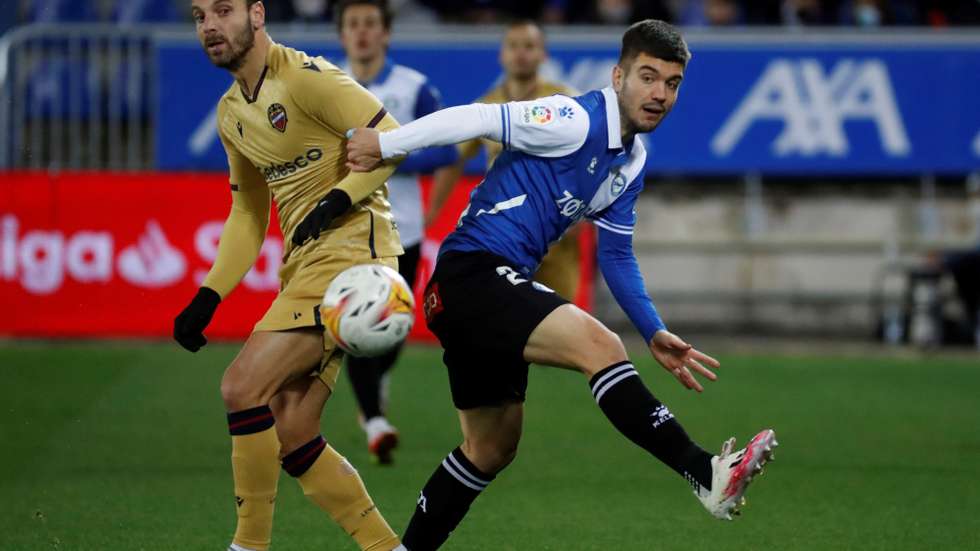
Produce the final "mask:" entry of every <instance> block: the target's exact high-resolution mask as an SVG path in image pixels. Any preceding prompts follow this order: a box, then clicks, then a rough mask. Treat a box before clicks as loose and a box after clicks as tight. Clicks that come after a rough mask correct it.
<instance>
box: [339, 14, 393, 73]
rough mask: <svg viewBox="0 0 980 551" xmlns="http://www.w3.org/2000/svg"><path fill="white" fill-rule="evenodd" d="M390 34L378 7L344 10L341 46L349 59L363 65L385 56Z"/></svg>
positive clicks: (341, 26)
mask: <svg viewBox="0 0 980 551" xmlns="http://www.w3.org/2000/svg"><path fill="white" fill-rule="evenodd" d="M389 38H390V33H389V32H388V30H387V29H385V25H384V17H383V15H382V14H381V10H380V9H379V8H378V7H377V6H371V5H368V4H361V5H353V6H350V7H349V8H347V9H345V10H344V19H343V21H342V22H341V25H340V44H341V45H342V46H343V47H344V52H345V53H346V54H347V57H348V58H349V59H352V60H355V61H359V62H362V63H365V62H368V61H371V60H373V59H377V58H378V57H381V56H383V55H385V52H386V51H387V49H388V40H389Z"/></svg>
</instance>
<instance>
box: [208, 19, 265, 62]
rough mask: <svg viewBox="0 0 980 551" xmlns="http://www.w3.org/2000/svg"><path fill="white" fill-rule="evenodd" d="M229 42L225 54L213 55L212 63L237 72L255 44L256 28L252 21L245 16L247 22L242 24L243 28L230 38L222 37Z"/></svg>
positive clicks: (226, 42)
mask: <svg viewBox="0 0 980 551" xmlns="http://www.w3.org/2000/svg"><path fill="white" fill-rule="evenodd" d="M222 38H223V39H224V40H225V44H227V49H226V51H225V53H224V55H221V56H219V57H211V56H210V55H209V57H211V63H214V64H215V66H217V67H220V68H222V69H227V70H228V71H231V72H235V71H237V70H239V69H241V68H242V65H244V64H245V57H246V56H247V55H248V53H249V52H250V51H252V48H253V47H254V46H255V30H254V29H252V22H251V21H249V20H248V18H247V17H246V18H245V24H244V25H243V26H242V30H241V31H240V32H238V33H235V35H234V36H233V37H232V38H231V40H228V39H227V38H224V37H222Z"/></svg>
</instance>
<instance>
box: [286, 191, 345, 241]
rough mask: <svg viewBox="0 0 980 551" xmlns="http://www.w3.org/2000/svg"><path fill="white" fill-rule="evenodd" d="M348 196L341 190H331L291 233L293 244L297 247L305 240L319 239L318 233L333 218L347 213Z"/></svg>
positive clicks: (325, 227) (328, 224)
mask: <svg viewBox="0 0 980 551" xmlns="http://www.w3.org/2000/svg"><path fill="white" fill-rule="evenodd" d="M350 205H351V202H350V195H347V192H346V191H344V190H342V189H332V190H330V193H328V194H326V196H324V197H323V199H320V202H319V203H317V204H316V206H315V207H313V210H311V211H310V213H309V214H307V215H306V218H304V219H303V221H302V222H300V223H299V225H298V226H296V231H294V232H293V244H294V245H296V246H297V247H299V246H300V245H302V244H303V243H306V240H307V239H309V238H311V237H312V238H313V239H314V240H317V239H319V238H320V232H321V231H323V230H325V229H327V227H328V226H330V224H331V223H332V222H333V220H334V218H336V217H338V216H340V215H341V214H344V213H345V212H347V209H349V208H350Z"/></svg>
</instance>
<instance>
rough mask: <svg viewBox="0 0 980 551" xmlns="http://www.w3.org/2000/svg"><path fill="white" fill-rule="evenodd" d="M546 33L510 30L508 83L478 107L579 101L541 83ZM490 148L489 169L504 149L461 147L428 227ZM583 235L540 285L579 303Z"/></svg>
mask: <svg viewBox="0 0 980 551" xmlns="http://www.w3.org/2000/svg"><path fill="white" fill-rule="evenodd" d="M547 57H548V54H547V51H546V49H545V40H544V33H543V32H542V31H541V28H540V27H538V25H537V24H536V23H534V22H533V21H521V22H518V23H514V24H512V25H510V26H509V27H508V28H507V32H506V34H505V35H504V39H503V42H502V44H501V45H500V65H501V67H503V69H504V81H503V82H501V83H500V85H498V86H495V87H494V88H492V89H491V90H490V91H488V92H487V93H486V94H484V95H483V96H482V97H480V98H479V99H477V100H476V103H507V102H509V101H526V100H532V99H537V98H541V97H545V96H552V95H554V94H564V95H566V96H574V95H576V94H577V92H576V91H575V90H573V89H571V88H569V87H568V86H565V85H564V84H561V83H558V82H551V81H548V80H545V79H543V78H541V77H540V76H539V75H538V70H539V69H540V67H541V64H542V63H544V61H545V59H547ZM481 147H484V148H486V152H487V169H488V170H489V168H490V166H491V165H493V161H494V160H495V159H496V158H497V155H499V154H500V151H501V147H502V146H501V145H500V144H499V143H497V142H495V141H492V140H473V141H470V142H465V143H462V144H459V160H458V161H457V162H456V165H455V166H453V167H452V168H450V169H445V170H443V171H441V172H440V173H439V174H436V177H435V179H434V182H433V187H432V199H431V202H430V206H429V211H428V214H427V216H426V222H427V223H429V224H431V223H432V221H433V220H434V219H435V217H436V216H437V215H438V213H439V211H440V210H441V209H442V206H443V205H444V204H445V202H446V199H447V198H448V197H449V194H450V192H451V191H452V189H453V187H454V186H455V185H456V182H457V181H458V180H459V178H460V176H462V174H463V168H464V166H465V165H466V162H467V161H469V160H470V159H472V158H473V157H476V156H477V155H478V154H479V153H480V148H481ZM578 235H579V232H578V231H577V228H575V227H573V228H572V229H571V230H570V231H569V232H568V233H567V234H566V235H565V237H564V238H562V239H561V241H559V242H557V243H555V244H554V245H552V246H551V248H550V249H548V254H547V255H546V256H545V257H544V260H542V261H541V266H539V267H538V272H537V273H536V274H535V276H534V279H535V280H536V281H538V282H540V283H543V284H545V285H547V286H548V287H551V288H552V289H554V290H555V291H556V292H557V293H558V294H559V295H561V296H563V297H565V298H566V299H568V300H572V301H574V300H575V297H576V295H577V294H578V283H579V260H580V257H581V255H580V253H579V244H578Z"/></svg>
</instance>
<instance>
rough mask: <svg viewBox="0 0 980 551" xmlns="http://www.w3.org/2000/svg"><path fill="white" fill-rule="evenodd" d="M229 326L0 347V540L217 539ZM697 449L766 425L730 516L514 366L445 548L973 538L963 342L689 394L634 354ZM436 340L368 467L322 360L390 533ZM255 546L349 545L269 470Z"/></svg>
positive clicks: (977, 454) (435, 388)
mask: <svg viewBox="0 0 980 551" xmlns="http://www.w3.org/2000/svg"><path fill="white" fill-rule="evenodd" d="M237 349H238V346H237V345H227V344H226V345H211V346H208V347H207V348H205V349H204V350H203V351H202V352H201V353H198V354H193V355H192V354H188V353H185V352H183V351H180V350H178V349H177V348H176V346H172V345H169V344H144V343H136V344H94V343H93V344H84V343H83V344H45V343H33V344H17V343H7V344H3V345H0V377H2V379H0V380H2V381H3V389H4V393H3V394H4V397H3V401H2V403H0V411H2V417H0V549H2V550H4V551H7V550H21V549H23V550H32V551H33V550H107V549H125V550H168V551H170V550H202V551H203V550H210V551H222V550H224V549H225V547H226V546H227V544H228V542H229V541H230V536H231V534H232V532H233V530H234V519H235V513H234V509H235V506H234V500H233V496H232V491H231V477H230V469H229V448H230V445H229V438H228V436H227V429H226V425H225V421H224V411H223V408H222V406H221V402H220V397H219V394H218V382H219V378H220V376H221V372H222V370H223V368H224V366H225V365H226V364H227V363H228V362H229V361H230V360H231V359H232V357H233V356H234V354H235V353H236V351H237ZM634 356H635V357H636V359H637V360H638V368H639V369H640V371H641V373H642V374H643V377H644V379H645V380H646V381H647V383H648V384H649V385H650V387H651V388H652V389H653V391H654V393H655V394H657V396H658V397H659V398H660V399H661V400H663V401H664V402H665V403H667V404H668V405H669V406H670V408H671V410H672V411H673V412H674V413H675V414H676V415H677V418H678V419H679V420H680V421H681V422H682V423H683V424H684V426H685V427H686V428H687V430H688V432H689V433H690V434H691V435H692V437H694V438H695V440H697V441H698V442H700V443H702V445H704V446H705V447H707V448H708V449H710V450H715V449H717V447H718V446H720V444H721V442H722V440H723V439H724V438H726V437H728V436H729V435H736V436H737V437H738V438H739V443H743V442H744V441H745V439H746V438H748V437H750V436H751V435H752V434H754V433H755V431H757V430H759V429H761V428H764V427H770V426H771V427H773V428H774V429H776V431H777V435H778V438H779V441H780V448H779V450H778V452H777V453H776V461H775V462H774V463H773V464H771V465H770V466H769V467H768V468H767V469H766V473H765V476H763V477H762V478H761V479H758V480H757V483H756V484H755V485H753V487H752V488H750V490H749V493H748V506H747V507H746V508H745V511H744V514H743V516H742V517H741V518H739V519H738V520H736V521H735V522H733V523H725V522H720V521H716V520H712V519H711V518H709V517H708V515H707V514H706V513H705V512H704V511H703V510H702V508H701V506H700V504H698V502H697V500H696V499H695V498H694V497H693V496H692V495H691V494H690V491H689V490H688V489H687V487H686V485H685V483H684V482H683V480H681V479H680V478H679V477H678V476H676V475H675V474H674V473H673V472H671V471H669V470H668V469H667V468H666V467H664V466H662V465H661V464H659V463H658V462H656V461H655V460H653V459H652V458H650V457H648V456H647V455H646V454H645V453H644V452H642V451H641V450H639V449H638V448H635V447H634V446H633V445H632V444H630V443H629V442H627V441H626V440H625V439H623V438H622V437H620V436H619V434H618V433H617V432H616V431H615V430H614V429H613V428H612V427H611V426H610V425H609V424H608V423H607V422H606V420H605V418H604V417H603V416H602V415H601V413H600V412H599V410H598V408H596V407H595V405H594V403H593V402H592V399H591V395H590V394H589V389H588V387H587V385H586V382H585V380H584V378H583V377H581V376H579V375H576V374H573V373H570V372H566V371H559V370H545V369H533V371H532V375H531V384H530V388H529V391H528V403H527V410H526V411H527V420H526V427H525V433H524V439H523V441H522V443H521V449H520V453H519V454H518V458H517V460H516V461H515V463H514V464H513V465H512V466H511V467H510V468H509V469H508V470H506V471H504V472H503V473H502V474H501V475H500V476H499V477H498V478H497V480H496V481H495V482H494V483H493V484H492V485H491V486H490V488H489V489H488V490H487V491H486V492H485V493H484V495H482V496H481V497H480V498H479V499H478V500H477V502H476V503H475V504H474V506H473V508H472V509H471V511H470V514H469V516H468V517H467V519H466V520H465V521H464V522H463V524H462V525H461V526H460V528H459V529H458V530H457V531H456V532H455V533H454V534H453V535H452V537H451V538H450V540H449V544H447V546H446V547H445V548H446V549H457V550H484V549H485V550H493V551H500V550H511V549H520V550H525V549H530V550H543V549H553V550H596V549H601V550H627V549H629V550H632V549H637V550H647V549H651V550H652V549H657V550H673V549H678V550H706V551H707V550H710V551H723V550H729V549H731V550H751V549H759V550H787V549H815V550H816V549H819V550H837V549H856V550H857V549H860V550H865V549H871V550H874V549H881V550H889V551H891V550H896V549H980V520H978V517H980V360H976V361H971V359H970V358H961V359H959V360H951V359H925V358H922V359H874V358H867V357H864V358H856V359H843V358H822V359H818V358H803V357H766V356H723V357H722V360H723V367H722V369H721V370H720V372H719V375H720V380H719V381H718V382H717V383H715V384H713V385H709V386H708V388H707V390H706V392H705V393H704V394H702V395H696V394H694V393H692V392H689V391H685V390H684V389H682V388H681V387H680V385H678V384H677V383H676V381H674V380H673V379H671V378H669V377H668V376H667V374H666V373H664V372H663V371H662V370H660V369H659V368H656V367H655V366H654V365H653V362H652V360H650V359H649V358H648V357H647V356H643V355H641V354H639V353H638V354H634ZM439 357H440V356H439V351H438V350H436V349H430V348H424V347H415V348H412V349H410V350H408V351H407V353H406V354H405V355H404V356H403V359H402V361H401V363H400V364H399V366H398V368H397V369H396V371H395V372H394V378H393V379H394V380H393V388H392V401H393V405H392V420H393V421H394V423H395V424H396V425H397V426H398V427H399V428H400V429H401V431H402V436H403V446H402V448H401V449H400V450H399V451H398V454H397V456H396V460H397V464H396V465H395V466H394V467H393V468H383V467H380V466H377V465H373V464H372V463H371V462H370V461H369V459H368V457H367V453H366V450H365V444H364V441H363V436H362V434H361V432H360V430H359V429H358V428H357V426H356V424H355V411H354V407H353V399H352V396H351V392H350V388H349V384H348V382H347V380H346V378H344V379H343V380H342V381H341V382H340V384H339V385H338V392H337V393H336V395H335V396H334V398H333V399H332V400H331V401H330V403H329V404H328V405H327V408H326V412H325V415H324V418H325V421H324V427H323V430H324V434H325V435H326V437H327V439H328V440H329V441H330V442H331V443H332V444H333V445H334V447H336V448H337V449H338V450H340V451H341V452H342V453H344V454H345V455H347V457H348V458H349V459H350V460H351V462H352V463H354V465H355V466H357V467H358V468H359V470H360V472H361V475H362V476H363V478H364V480H365V482H366V483H367V486H368V489H369V490H370V492H371V494H372V495H373V496H374V498H375V500H376V501H377V503H378V505H379V506H380V508H381V510H382V512H383V513H384V514H385V516H386V517H387V519H388V521H389V522H390V523H391V524H392V526H393V527H394V528H395V529H396V531H398V532H401V531H402V530H403V529H404V527H405V524H406V522H407V521H408V518H409V515H410V514H411V512H412V510H413V507H414V503H415V498H416V496H417V495H418V491H419V489H420V487H421V486H422V484H423V483H424V482H425V480H426V478H427V477H428V476H429V474H430V473H431V471H432V469H433V468H434V467H435V466H436V465H437V463H438V462H439V461H440V460H441V459H442V458H443V457H444V456H445V454H446V453H447V452H449V451H450V450H451V449H452V448H453V447H454V446H456V445H457V444H458V442H459V429H458V426H457V422H456V417H455V414H454V411H453V409H452V406H451V402H450V398H449V392H448V387H447V380H446V376H445V372H444V369H443V367H442V366H441V363H440V361H439ZM276 518H277V520H276V526H275V532H274V535H273V549H279V550H313V549H337V550H340V549H355V546H354V545H353V544H352V542H351V541H350V540H349V539H348V538H347V536H346V535H345V534H343V533H342V532H341V530H340V529H339V528H337V527H336V526H335V525H333V524H332V522H331V521H330V520H329V519H328V518H327V517H326V516H325V515H324V514H322V513H321V512H320V511H319V510H318V509H317V508H316V507H315V506H313V505H312V504H311V503H308V502H307V501H306V500H305V498H304V497H303V495H302V493H301V492H300V491H299V489H298V486H297V484H296V483H295V482H294V481H293V480H291V479H290V478H289V477H288V476H287V475H285V474H283V476H282V478H281V479H280V490H279V501H278V506H277V510H276Z"/></svg>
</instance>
